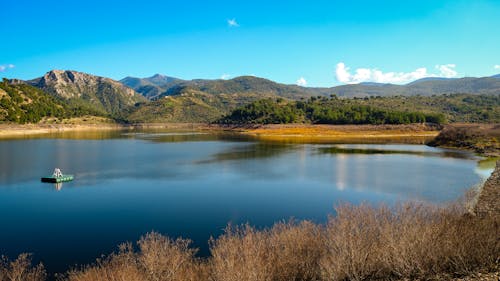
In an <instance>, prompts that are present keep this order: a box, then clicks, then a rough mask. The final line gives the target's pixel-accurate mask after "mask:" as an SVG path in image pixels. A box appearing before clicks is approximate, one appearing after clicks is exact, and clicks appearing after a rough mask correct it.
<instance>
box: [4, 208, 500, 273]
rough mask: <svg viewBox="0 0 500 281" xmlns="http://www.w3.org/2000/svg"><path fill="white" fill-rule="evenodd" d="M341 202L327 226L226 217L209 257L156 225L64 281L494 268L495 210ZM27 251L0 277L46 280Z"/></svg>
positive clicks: (498, 246) (499, 245) (497, 249)
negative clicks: (233, 221) (266, 224)
mask: <svg viewBox="0 0 500 281" xmlns="http://www.w3.org/2000/svg"><path fill="white" fill-rule="evenodd" d="M335 211H336V215H335V216H331V217H330V218H329V219H328V222H327V223H326V224H322V225H319V224H315V223H312V222H309V221H301V222H295V221H290V222H287V223H277V224H275V225H274V226H273V227H271V228H268V229H262V230H259V229H256V228H254V227H251V226H249V225H243V226H237V227H233V226H228V227H227V229H226V231H225V233H224V234H223V235H221V236H220V237H218V238H217V239H212V240H211V241H210V252H211V255H210V256H209V257H207V258H199V257H197V256H196V249H193V248H192V247H190V241H189V240H185V239H177V240H172V239H170V238H167V237H165V236H162V235H161V234H158V233H150V234H146V235H145V236H144V237H142V238H141V239H140V240H139V241H138V242H137V245H136V246H134V245H132V244H130V243H127V244H123V245H121V246H120V247H119V250H118V252H116V253H113V254H111V255H109V256H108V257H105V258H103V259H98V260H97V261H96V262H95V263H94V264H92V265H88V266H84V267H82V268H77V269H73V270H70V271H69V272H67V273H66V274H64V275H62V276H59V280H65V281H87V280H88V281H90V280H92V281H99V280H103V281H104V280H109V281H114V280H116V281H118V280H127V281H135V280H137V281H139V280H141V281H142V280H148V281H149V280H151V281H153V280H154V281H156V280H176V281H184V280H186V281H188V280H189V281H195V280H200V281H202V280H203V281H206V280H213V281H216V280H217V281H266V280H269V281H288V280H296V281H299V280H402V279H412V280H414V279H430V278H436V277H439V278H445V279H448V278H450V277H456V276H464V275H469V274H471V273H474V272H489V271H498V268H499V263H500V256H499V253H500V237H499V233H500V218H499V217H498V216H497V217H493V216H492V217H474V216H470V215H463V210H462V209H461V208H458V207H447V208H439V207H433V206H426V205H422V204H403V205H400V206H397V207H394V208H389V207H386V206H379V207H372V206H369V205H359V206H352V205H343V206H340V207H338V208H336V210H335ZM27 257H28V256H26V255H22V256H20V257H19V258H18V260H17V261H14V262H9V261H7V260H6V259H4V260H3V262H2V265H1V268H0V280H1V281H4V280H30V281H31V280H33V281H35V280H36V281H41V280H44V278H45V274H44V270H43V267H42V266H36V267H30V266H29V264H28V261H29V259H27ZM19 276H27V277H19ZM16 278H17V279H16ZM20 278H21V279H20ZM23 278H24V279H23ZM28 278H31V279H28Z"/></svg>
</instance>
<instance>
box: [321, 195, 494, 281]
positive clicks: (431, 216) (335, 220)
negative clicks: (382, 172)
mask: <svg viewBox="0 0 500 281" xmlns="http://www.w3.org/2000/svg"><path fill="white" fill-rule="evenodd" d="M336 210H337V216H335V217H331V218H330V219H329V221H328V224H327V225H326V230H325V233H326V239H325V247H326V254H325V255H324V256H323V257H322V259H321V268H322V276H323V278H324V279H325V280H345V279H349V280H367V279H388V278H395V279H399V278H411V279H417V278H431V277H432V276H435V275H439V274H443V273H447V274H456V275H463V274H467V273H470V272H473V271H475V270H478V269H484V270H493V269H495V267H496V266H498V262H499V253H500V234H499V233H500V229H499V221H498V218H493V217H489V218H475V217H471V216H464V215H462V213H461V212H460V211H459V210H460V209H459V208H457V207H455V206H449V207H447V208H438V207H434V206H429V205H422V204H403V205H399V206H397V207H395V208H394V209H389V208H388V207H385V206H381V207H376V208H375V207H370V206H367V205H361V206H357V207H356V206H351V205H344V206H341V207H339V208H337V209H336Z"/></svg>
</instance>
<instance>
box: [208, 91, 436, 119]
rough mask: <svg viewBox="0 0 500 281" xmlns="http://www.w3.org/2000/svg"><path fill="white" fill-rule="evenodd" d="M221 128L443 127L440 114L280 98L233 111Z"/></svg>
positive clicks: (330, 101) (263, 100) (332, 99)
mask: <svg viewBox="0 0 500 281" xmlns="http://www.w3.org/2000/svg"><path fill="white" fill-rule="evenodd" d="M218 122H219V123H223V124H287V123H312V124H374V125H378V124H411V123H437V124H441V123H445V122H446V118H445V116H444V115H443V114H440V113H424V112H412V111H395V110H387V109H380V108H376V107H373V106H370V105H363V104H359V103H353V102H347V103H346V102H342V101H340V102H339V100H338V99H337V98H336V97H334V96H332V98H330V99H328V98H325V97H323V98H316V97H312V98H310V99H308V100H301V101H287V100H284V99H282V98H278V99H262V100H258V101H255V102H252V103H250V104H248V105H245V106H242V107H239V108H237V109H235V110H233V111H232V112H231V113H230V114H229V115H227V116H225V117H223V118H221V119H220V120H218Z"/></svg>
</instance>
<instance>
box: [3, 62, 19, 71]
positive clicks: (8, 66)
mask: <svg viewBox="0 0 500 281" xmlns="http://www.w3.org/2000/svg"><path fill="white" fill-rule="evenodd" d="M14 67H16V66H15V65H13V64H2V65H0V72H4V71H6V70H8V69H11V68H14Z"/></svg>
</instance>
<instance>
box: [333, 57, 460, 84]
mask: <svg viewBox="0 0 500 281" xmlns="http://www.w3.org/2000/svg"><path fill="white" fill-rule="evenodd" d="M436 69H437V70H439V74H433V73H428V72H427V68H425V67H421V68H417V69H415V70H414V71H412V72H383V71H381V70H379V69H376V68H373V69H369V68H358V69H356V70H355V71H354V74H352V73H351V72H350V71H349V67H346V66H345V64H344V63H343V62H339V63H338V64H337V67H336V69H335V76H336V78H337V81H339V82H342V83H346V84H357V83H362V82H376V83H392V84H404V83H408V82H411V81H414V80H418V79H421V78H424V77H446V78H451V77H455V76H457V72H456V71H455V65H454V64H444V65H436Z"/></svg>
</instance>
